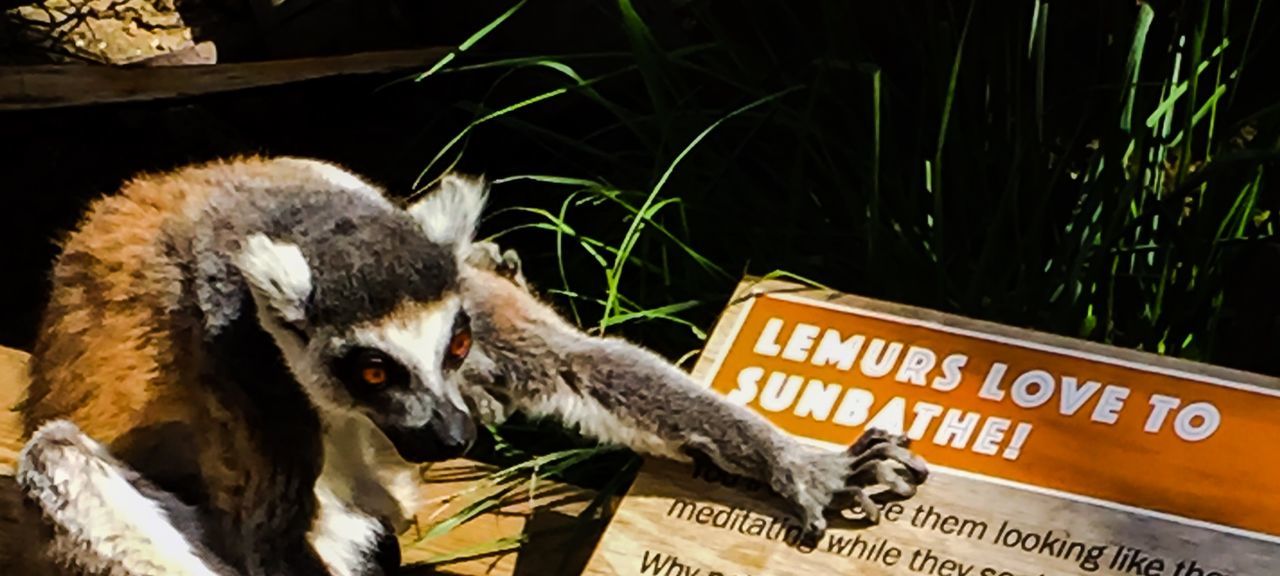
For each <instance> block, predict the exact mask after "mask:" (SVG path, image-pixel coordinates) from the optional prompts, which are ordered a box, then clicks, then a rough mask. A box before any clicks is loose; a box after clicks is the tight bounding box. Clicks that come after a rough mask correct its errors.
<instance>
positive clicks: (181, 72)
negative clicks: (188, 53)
mask: <svg viewBox="0 0 1280 576" xmlns="http://www.w3.org/2000/svg"><path fill="white" fill-rule="evenodd" d="M450 50H451V48H449V47H443V46H441V47H432V48H421V49H412V50H389V51H382V52H365V53H360V54H350V55H344V56H328V57H319V58H298V59H293V60H272V61H266V62H244V63H231V64H212V65H194V66H162V67H113V66H93V65H81V64H70V65H61V64H58V65H39V66H0V111H2V110H30V109H38V108H60V107H66V106H83V105H88V104H105V103H111V102H132V101H140V100H156V99H161V98H180V97H186V96H198V95H201V94H212V93H217V92H228V91H232V90H243V89H246V88H257V87H262V86H273V85H279V84H287V83H291V82H298V81H302V80H313V79H316V78H325V77H330V76H344V75H352V74H373V73H380V72H392V71H396V70H405V69H411V68H421V69H422V70H423V71H425V70H426V69H427V68H428V67H430V66H431V65H432V64H434V63H436V62H437V61H439V60H440V59H441V58H443V57H444V56H445V55H446V54H448V53H449V51H450Z"/></svg>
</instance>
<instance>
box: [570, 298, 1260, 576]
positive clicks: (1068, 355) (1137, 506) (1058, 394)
mask: <svg viewBox="0 0 1280 576" xmlns="http://www.w3.org/2000/svg"><path fill="white" fill-rule="evenodd" d="M694 375H695V377H697V378H698V379H699V381H702V382H705V383H706V384H707V385H708V386H710V387H711V388H712V389H713V390H715V391H717V392H719V393H722V394H725V395H727V397H728V398H729V399H730V400H731V401H733V402H736V403H739V404H744V405H746V406H748V407H750V408H751V409H754V410H757V411H758V412H760V413H762V414H764V415H765V416H766V417H767V418H769V419H770V420H771V421H772V422H773V423H774V424H776V425H777V426H779V427H780V428H782V429H784V430H786V431H787V432H789V433H791V434H794V435H797V436H798V437H801V438H804V439H806V440H807V441H810V442H813V443H815V444H817V445H822V446H830V447H831V448H832V449H833V450H835V449H841V448H843V447H844V446H846V445H847V444H848V443H850V442H851V441H852V440H853V439H854V438H856V437H857V436H858V435H859V434H860V433H861V431H862V430H863V429H864V428H865V427H869V426H870V427H880V428H887V429H890V430H894V431H898V432H905V433H906V434H908V435H909V436H910V437H911V438H912V439H913V440H914V443H913V449H914V450H916V451H917V452H918V453H920V454H921V455H922V456H924V457H925V458H926V459H927V460H928V461H929V462H930V464H931V469H932V471H933V473H932V475H931V476H930V478H929V480H928V482H926V483H925V485H924V486H922V487H921V489H920V491H919V493H918V494H917V495H916V496H915V497H914V498H912V499H910V500H907V501H905V502H901V503H897V504H891V505H889V506H888V507H887V508H886V509H885V513H884V518H883V520H882V522H881V524H879V525H876V526H866V525H862V524H859V523H857V521H855V520H854V519H852V517H851V518H849V519H844V520H843V521H842V519H839V518H837V519H834V520H833V521H832V523H831V528H830V529H829V530H828V533H827V534H826V535H825V536H824V537H823V538H822V539H821V540H820V541H818V543H817V545H816V546H815V547H808V546H804V545H801V544H800V543H798V542H797V540H796V538H795V537H794V536H795V531H788V530H787V526H788V522H789V521H788V516H787V514H786V508H785V507H784V506H783V505H782V504H781V503H780V502H779V501H778V500H776V499H775V498H773V497H772V496H770V495H768V494H767V492H761V491H759V490H752V489H751V485H750V484H749V483H743V482H741V481H739V480H737V479H733V478H729V477H726V476H724V475H723V474H719V473H716V472H714V471H710V470H707V469H695V468H693V467H688V466H683V465H675V464H671V463H666V462H659V461H650V462H647V463H646V464H645V466H644V467H643V468H642V469H641V472H640V475H639V477H638V478H637V480H636V482H635V484H634V485H633V486H632V488H631V489H630V491H629V493H628V494H627V495H626V497H625V498H624V499H623V501H622V503H621V504H620V505H619V508H618V510H617V512H616V514H615V516H614V519H613V520H612V522H611V524H610V526H609V527H608V528H607V529H606V531H605V534H604V536H603V537H602V538H601V541H600V543H599V545H598V547H597V549H596V552H595V554H594V556H593V557H592V559H591V561H590V562H589V563H588V566H587V573H588V574H594V575H628V576H630V575H641V574H650V575H664V576H731V575H732V576H764V575H804V576H818V575H823V576H825V575H828V574H858V575H895V576H896V575H902V576H908V575H928V576H1049V575H1065V574H1072V575H1076V574H1078V575H1095V574H1096V575H1140V576H1226V575H1231V576H1274V575H1277V574H1280V444H1278V443H1277V442H1278V441H1280V381H1277V380H1275V379H1271V378H1265V377H1261V376H1258V375H1255V374H1248V373H1243V372H1237V371H1232V370H1226V369H1221V368H1216V367H1212V366H1207V365H1202V364H1196V363H1191V362H1185V361H1179V360H1173V359H1168V358H1161V357H1156V356H1154V355H1150V354H1144V353H1139V352H1135V351H1130V350H1121V349H1117V348H1113V347H1109V346H1101V345H1097V344H1093V343H1087V342H1081V341H1077V340H1072V339H1068V338H1061V337H1056V336H1049V335H1045V334H1040V333H1035V332H1031V331H1026V330H1020V329H1013V328H1009V327H1006V326H1000V325H995V324H990V323H985V322H977V321H973V320H967V319H963V318H958V317H954V316H948V315H944V314H938V313H933V312H928V311H924V310H919V309H914V308H909V307H904V306H897V305H891V304H886V303H883V302H876V301H872V300H867V299H863V298H858V297H854V296H849V295H842V294H835V293H829V292H823V291H818V290H812V289H806V288H803V287H800V286H797V285H794V284H789V283H782V282H774V281H764V282H758V281H751V280H748V281H746V282H744V283H743V284H742V285H741V286H739V289H738V293H737V294H736V295H735V297H734V300H733V301H732V302H731V304H730V306H729V308H728V309H727V310H726V312H725V313H724V315H723V316H722V317H721V319H720V322H719V324H718V326H717V327H716V329H715V331H714V333H713V335H712V337H711V339H710V342H709V345H708V347H707V349H706V350H705V351H704V354H703V357H702V358H701V359H700V360H699V363H698V365H697V367H696V369H695V371H694Z"/></svg>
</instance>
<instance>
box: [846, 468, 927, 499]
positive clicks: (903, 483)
mask: <svg viewBox="0 0 1280 576" xmlns="http://www.w3.org/2000/svg"><path fill="white" fill-rule="evenodd" d="M889 462H890V461H889V460H871V461H868V462H865V463H863V464H862V465H861V466H859V467H858V468H856V469H854V471H853V475H852V476H851V477H850V482H851V483H850V485H849V487H848V488H847V489H848V490H855V489H858V488H862V487H867V486H875V485H883V486H885V487H886V488H887V489H888V490H889V492H891V493H893V494H894V495H895V496H897V497H899V498H902V499H904V500H905V499H907V498H910V497H912V496H915V494H916V487H917V484H916V483H915V482H908V481H907V480H906V479H904V478H903V477H902V474H901V473H899V472H898V470H897V469H895V468H894V467H893V465H892V464H890V463H889Z"/></svg>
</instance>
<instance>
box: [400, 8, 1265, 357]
mask: <svg viewBox="0 0 1280 576" xmlns="http://www.w3.org/2000/svg"><path fill="white" fill-rule="evenodd" d="M507 8H511V9H512V11H510V12H503V13H502V14H503V15H502V19H503V21H502V23H501V25H500V26H497V27H491V28H487V29H486V30H484V33H485V34H490V35H491V36H489V37H486V38H482V39H476V40H478V41H477V42H475V43H473V44H471V45H469V46H468V47H470V48H471V51H469V52H465V53H462V52H460V53H458V56H457V57H456V58H455V59H453V60H452V61H451V62H450V63H449V64H448V65H446V66H443V67H440V68H438V69H434V70H432V71H431V74H428V75H423V76H422V77H419V78H416V80H417V81H418V83H419V86H420V88H421V89H423V90H426V91H430V90H432V89H433V88H434V89H439V88H441V87H444V86H460V85H465V86H468V87H470V88H469V89H468V90H466V91H463V94H464V95H463V97H461V98H460V99H458V101H456V102H455V104H456V107H457V111H458V112H459V114H461V116H455V120H454V122H453V125H454V126H455V129H451V130H448V131H445V132H444V133H441V134H438V141H434V143H433V144H432V145H431V146H429V147H428V148H427V149H424V150H422V152H421V153H422V156H423V170H422V174H421V176H420V178H419V182H418V184H419V186H422V187H425V186H426V185H427V184H428V183H429V182H430V181H431V180H432V179H434V178H436V177H438V176H439V175H440V174H441V173H442V172H444V171H445V170H448V169H452V168H460V169H467V170H472V171H483V172H486V173H487V174H488V175H489V176H490V177H491V178H492V179H494V181H495V182H496V185H495V188H494V192H493V197H494V201H495V203H496V205H497V206H498V209H497V210H496V212H495V213H494V215H493V216H492V217H491V218H490V220H489V221H488V222H486V224H485V227H484V231H485V232H486V233H487V234H489V235H491V236H492V237H495V238H498V240H499V241H500V242H502V243H503V244H506V245H509V246H512V247H515V248H517V249H518V250H520V251H521V253H522V256H523V257H524V260H525V262H526V265H527V270H526V272H527V273H529V274H530V276H531V277H532V278H533V279H534V281H535V283H536V284H537V285H538V286H539V287H540V288H541V289H542V290H543V291H544V292H545V293H548V294H550V295H552V297H553V298H555V299H556V301H557V303H558V304H559V305H561V307H562V308H563V309H564V310H565V311H566V313H567V314H570V315H571V316H572V317H573V318H574V319H575V320H576V321H577V322H579V323H580V324H581V325H583V326H585V327H588V328H590V329H591V330H593V331H597V332H610V333H622V334H625V335H628V336H630V337H633V338H636V339H638V340H640V341H642V342H644V343H646V344H648V345H650V346H652V347H654V348H656V349H658V350H659V351H661V352H663V353H665V354H667V355H668V356H669V357H670V358H672V359H675V360H681V361H687V359H688V358H691V357H692V356H693V354H694V352H695V351H696V350H698V349H699V348H700V347H701V345H702V343H703V340H704V339H705V337H706V333H705V331H706V330H707V329H708V328H709V327H710V326H711V324H712V322H713V320H714V318H715V316H716V314H717V313H718V311H719V309H720V308H721V307H722V306H723V304H724V303H725V302H726V300H727V298H728V295H729V293H730V291H731V290H732V288H733V287H734V285H735V284H736V282H737V281H738V280H739V278H740V277H741V276H742V275H743V274H744V273H752V274H757V275H759V274H766V273H771V272H775V271H780V272H785V273H786V274H789V275H791V276H793V277H796V278H801V279H806V280H809V281H813V282H817V283H821V284H822V285H826V286H829V287H832V288H835V289H839V290H844V291H848V292H853V293H857V294H862V295H866V296H871V297H876V298H882V299H886V300H890V301H894V302H901V303H907V304H913V305H919V306H924V307H928V308H933V309H937V310H942V311H947V312H953V313H958V314H963V315H967V316H971V317H975V318H982V319H987V320H993V321H998V322H1003V323H1007V324H1012V325H1016V326H1022V327H1028V328H1033V329H1037V330H1042V331H1047V332H1051V333H1056V334H1063V335H1068V336H1074V337H1079V338H1085V339H1089V340H1094V341H1098V342H1104V343H1110V344H1114V345H1117V346H1123V347H1128V348H1136V349H1141V350H1147V351H1151V352H1155V353H1158V354H1166V355H1173V356H1179V357H1185V358H1190V359H1195V360H1203V361H1215V360H1218V359H1220V358H1221V357H1222V352H1223V351H1222V346H1221V344H1220V342H1221V340H1222V338H1221V336H1222V334H1223V331H1224V330H1225V328H1224V326H1226V325H1227V324H1228V322H1227V321H1228V320H1230V319H1229V318H1227V316H1226V312H1224V310H1228V309H1229V308H1230V307H1228V306H1225V305H1224V294H1225V293H1227V292H1228V288H1230V286H1228V284H1227V279H1228V278H1229V275H1228V274H1227V272H1228V271H1229V270H1230V269H1232V267H1233V266H1235V267H1236V269H1238V268H1239V266H1240V264H1238V263H1239V262H1244V261H1245V260H1242V258H1243V257H1244V256H1245V255H1247V254H1248V253H1250V251H1251V250H1254V249H1255V248H1257V247H1259V246H1267V245H1269V243H1270V242H1271V241H1272V240H1273V239H1274V236H1275V233H1276V230H1275V210H1276V194H1275V189H1276V183H1275V180H1276V166H1275V161H1276V160H1277V158H1278V157H1280V154H1278V151H1277V146H1278V145H1280V93H1277V92H1276V90H1275V89H1274V88H1273V87H1272V86H1271V84H1272V82H1271V81H1270V79H1269V78H1267V76H1269V75H1270V73H1271V71H1270V70H1269V69H1268V66H1269V60H1270V59H1269V58H1268V57H1267V54H1266V53H1264V52H1263V51H1264V50H1266V49H1267V48H1268V47H1269V45H1270V44H1272V42H1271V40H1270V37H1271V36H1274V33H1275V31H1276V25H1275V23H1276V22H1275V20H1276V16H1275V15H1274V14H1271V13H1270V12H1271V11H1274V8H1275V7H1273V6H1264V4H1263V3H1262V2H1261V1H1260V0H1254V1H1242V0H1185V1H1181V2H1175V1H1160V2H1156V1H1139V2H1136V3H1135V2H1114V1H1110V0H1080V1H1072V2H1049V1H1045V0H1020V1H1017V2H975V1H960V0H956V1H938V2H847V1H840V0H810V1H806V2H779V1H776V0H774V1H769V0H740V1H738V2H731V3H730V2H711V1H709V0H685V1H669V2H643V3H642V2H634V1H633V0H614V1H612V2H597V1H590V2H588V1H586V0H563V1H561V2H555V3H537V4H533V3H531V4H528V5H525V4H523V3H520V4H516V3H511V4H509V5H508V6H507ZM569 22H571V24H570V23H569ZM531 38H533V40H530V39H531ZM435 128H436V129H437V130H438V129H439V126H436V127H435ZM1242 277H1243V278H1245V281H1246V282H1247V281H1249V278H1248V277H1249V274H1247V273H1246V274H1244V275H1242ZM1272 291H1273V292H1276V293H1280V290H1276V289H1275V287H1273V288H1272Z"/></svg>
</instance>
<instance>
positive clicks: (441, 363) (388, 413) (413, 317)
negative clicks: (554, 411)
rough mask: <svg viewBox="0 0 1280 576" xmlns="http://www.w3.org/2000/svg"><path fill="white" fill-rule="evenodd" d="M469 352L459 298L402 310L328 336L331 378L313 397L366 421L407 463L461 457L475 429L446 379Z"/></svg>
mask: <svg viewBox="0 0 1280 576" xmlns="http://www.w3.org/2000/svg"><path fill="white" fill-rule="evenodd" d="M470 350H471V321H470V318H468V316H467V314H466V312H465V311H464V310H463V309H462V308H461V306H460V305H459V298H458V297H457V296H456V295H449V296H448V297H446V298H444V299H442V300H439V301H436V302H431V303H425V304H422V303H411V304H404V305H402V306H400V307H398V308H397V309H396V310H395V311H394V312H393V313H391V314H389V315H387V316H386V317H384V318H380V319H378V320H376V321H372V322H367V323H364V324H361V325H357V326H355V327H353V328H351V329H350V330H347V331H345V333H343V334H340V335H338V334H335V335H333V336H332V337H330V338H328V339H327V341H326V343H325V345H322V346H320V349H319V350H317V353H318V354H317V356H319V358H320V359H319V361H318V364H320V365H321V366H322V367H323V369H324V370H325V372H326V375H327V376H328V377H327V378H325V389H324V390H320V391H316V392H318V393H321V394H324V395H325V396H326V397H327V400H326V401H327V402H330V403H332V404H333V405H335V406H339V407H342V406H345V407H349V409H351V410H355V411H357V412H359V413H361V414H363V415H364V416H366V417H368V418H369V420H371V421H372V422H373V423H374V424H375V425H377V426H378V428H379V429H381V430H382V432H383V433H384V434H386V436H387V438H388V439H390V440H391V443H392V444H393V445H394V446H395V447H396V450H397V451H398V452H399V453H400V456H401V457H402V458H404V459H405V460H408V461H410V462H426V461H433V460H440V459H444V458H450V457H455V456H460V455H462V454H463V453H464V452H466V450H467V449H468V448H470V446H471V444H472V443H473V442H474V440H475V437H476V425H475V422H474V418H473V417H472V415H471V413H470V411H469V410H468V408H467V404H466V403H465V402H464V401H463V397H462V395H461V394H460V392H459V390H458V388H457V387H456V386H455V385H453V384H452V383H451V382H450V380H451V379H450V377H449V376H450V375H451V374H452V373H453V372H454V371H456V370H457V369H458V367H459V366H461V365H462V362H463V361H464V360H465V359H466V357H467V354H468V353H469V352H470ZM316 392H313V394H314V393H316Z"/></svg>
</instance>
